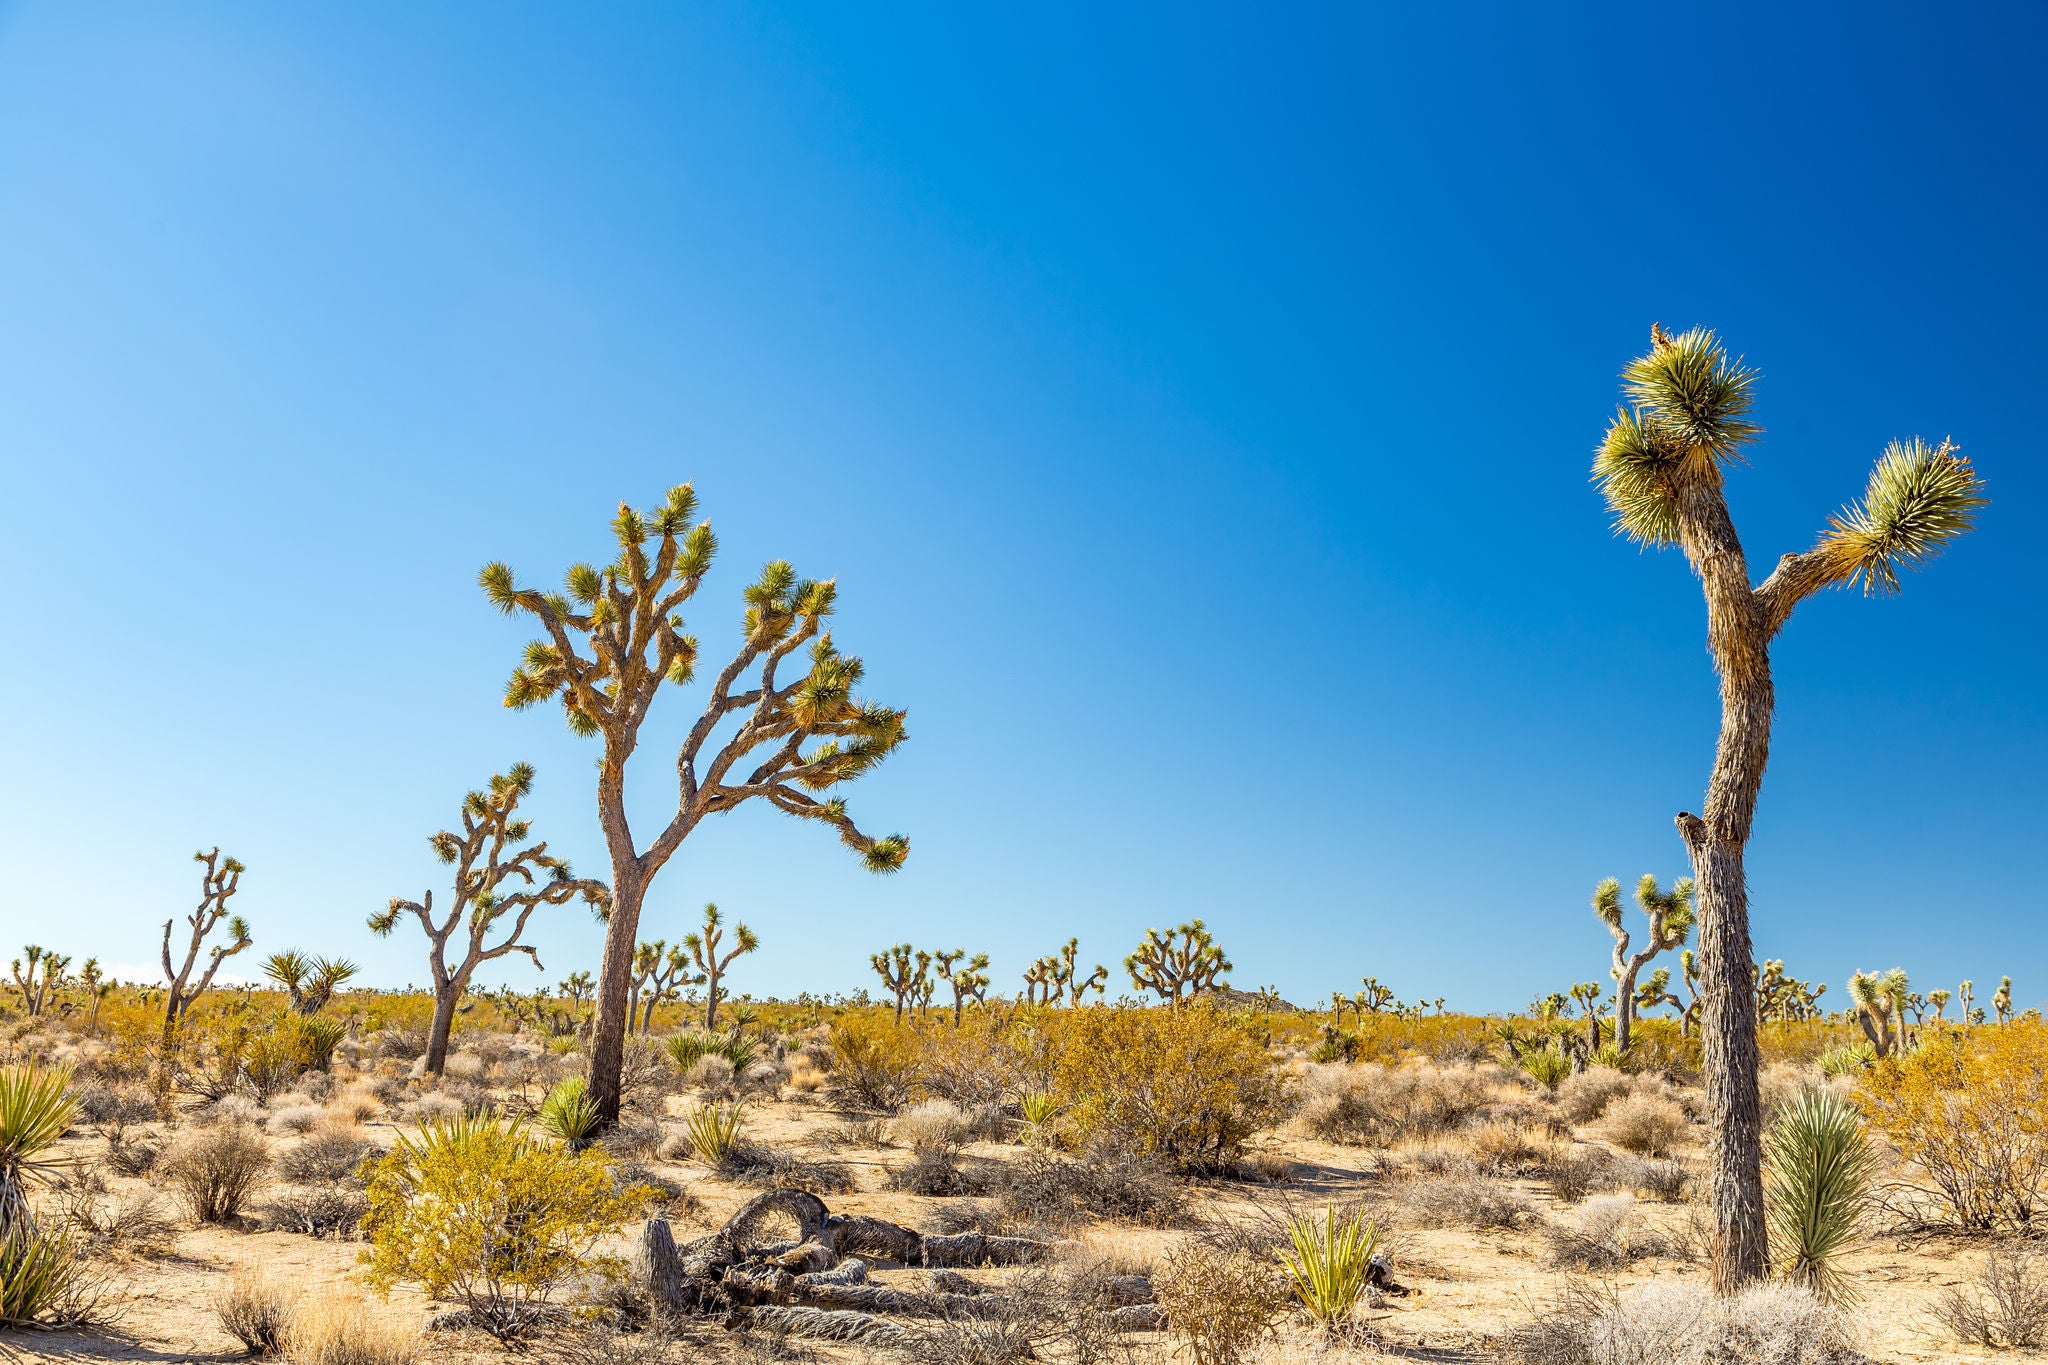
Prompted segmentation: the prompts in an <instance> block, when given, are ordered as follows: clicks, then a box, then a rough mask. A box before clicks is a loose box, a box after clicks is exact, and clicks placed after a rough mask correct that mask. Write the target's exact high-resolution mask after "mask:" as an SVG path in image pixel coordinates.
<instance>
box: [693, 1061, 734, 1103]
mask: <svg viewBox="0 0 2048 1365" xmlns="http://www.w3.org/2000/svg"><path fill="white" fill-rule="evenodd" d="M683 1084H684V1085H687V1086H689V1087H690V1088H691V1089H693V1090H702V1091H706V1092H707V1093H710V1094H713V1095H725V1094H730V1093H731V1092H732V1089H733V1069H732V1063H731V1062H729V1061H727V1060H726V1058H725V1056H724V1054H722V1053H717V1052H712V1053H707V1054H705V1055H704V1056H702V1057H699V1058H698V1059H697V1064H696V1065H695V1066H693V1067H691V1068H690V1070H689V1074H688V1075H686V1076H684V1077H683Z"/></svg>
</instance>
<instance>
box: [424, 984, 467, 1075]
mask: <svg viewBox="0 0 2048 1365" xmlns="http://www.w3.org/2000/svg"><path fill="white" fill-rule="evenodd" d="M467 985H468V983H467V982H463V981H451V982H449V983H448V984H447V985H446V986H443V987H441V988H440V989H439V990H437V991H436V992H435V993H434V1023H433V1026H432V1029H431V1031H430V1032H429V1033H428V1035H427V1064H426V1073H427V1074H428V1075H429V1076H438V1075H440V1074H441V1073H442V1071H443V1070H445V1069H446V1068H447V1065H448V1038H449V1035H451V1034H452V1033H454V1031H455V1002H456V1001H458V1000H460V999H461V998H462V992H463V989H464V988H465V987H466V986H467Z"/></svg>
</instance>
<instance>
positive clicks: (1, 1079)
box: [0, 1063, 78, 1237]
mask: <svg viewBox="0 0 2048 1365" xmlns="http://www.w3.org/2000/svg"><path fill="white" fill-rule="evenodd" d="M77 1114H78V1098H77V1096H75V1095H73V1094H72V1093H71V1071H70V1068H68V1067H42V1066H37V1065H35V1064H34V1063H30V1064H28V1065H26V1066H10V1067H5V1068H0V1237H5V1236H7V1235H9V1234H10V1233H11V1232H12V1231H13V1230H14V1229H15V1228H17V1227H23V1226H26V1227H28V1228H29V1229H30V1230H31V1231H33V1229H34V1226H35V1225H34V1221H33V1220H32V1219H31V1218H30V1217H29V1210H28V1189H27V1186H28V1182H29V1181H30V1180H32V1179H41V1178H47V1176H48V1174H49V1172H50V1170H51V1169H52V1168H54V1167H55V1166H57V1165H58V1164H60V1163H58V1162H55V1161H51V1160H48V1159H46V1158H44V1157H43V1155H42V1154H43V1153H44V1152H46V1151H47V1150H49V1148H50V1146H51V1145H52V1144H53V1143H55V1142H56V1141H57V1139H58V1138H61V1137H63V1136H64V1134H65V1132H66V1131H67V1130H69V1129H70V1127H71V1121H72V1119H73V1118H75V1117H76V1116H77Z"/></svg>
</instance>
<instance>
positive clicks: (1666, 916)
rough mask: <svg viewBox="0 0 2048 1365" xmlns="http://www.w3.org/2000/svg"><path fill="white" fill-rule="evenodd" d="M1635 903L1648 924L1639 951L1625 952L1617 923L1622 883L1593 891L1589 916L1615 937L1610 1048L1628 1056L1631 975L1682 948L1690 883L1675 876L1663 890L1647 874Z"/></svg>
mask: <svg viewBox="0 0 2048 1365" xmlns="http://www.w3.org/2000/svg"><path fill="white" fill-rule="evenodd" d="M1636 904H1637V905H1639V906H1641V907H1642V908H1643V916H1644V918H1646V919H1648V920H1649V921H1650V935H1649V937H1648V938H1647V939H1646V940H1644V942H1643V946H1642V948H1641V949H1640V950H1639V951H1637V952H1635V953H1630V952H1629V947H1630V940H1629V932H1628V929H1627V928H1626V927H1625V926H1624V925H1623V924H1622V922H1621V883H1620V882H1618V881H1616V880H1615V879H1614V878H1612V877H1609V878H1607V879H1606V880H1605V881H1603V882H1601V883H1600V885H1598V886H1596V887H1594V888H1593V913H1594V914H1595V915H1597V916H1598V917H1599V919H1600V922H1601V923H1602V924H1604V925H1606V926H1607V932H1608V933H1610V934H1612V935H1614V979H1615V980H1616V981H1617V982H1619V983H1620V984H1619V985H1617V986H1616V987H1615V989H1614V1046H1615V1048H1616V1049H1617V1050H1619V1051H1621V1052H1627V1051H1628V1040H1629V1027H1630V1025H1632V1024H1633V1023H1634V1022H1635V1012H1636V975H1637V974H1638V973H1639V972H1641V971H1642V970H1643V968H1644V967H1647V966H1648V965H1649V964H1650V959H1651V958H1653V957H1655V956H1657V954H1659V953H1668V952H1670V951H1671V950H1672V949H1673V948H1682V947H1684V946H1685V940H1686V936H1687V935H1689V934H1691V933H1692V878H1690V877H1680V878H1679V879H1678V880H1677V881H1676V882H1675V883H1673V884H1672V887H1671V889H1670V890H1669V891H1664V890H1660V889H1659V888H1658V886H1657V879H1656V878H1655V877H1653V876H1651V875H1650V874H1649V873H1647V872H1646V873H1644V874H1643V879H1642V880H1641V881H1639V882H1637V883H1636ZM1667 980H1668V977H1667ZM1660 993H1661V988H1660Z"/></svg>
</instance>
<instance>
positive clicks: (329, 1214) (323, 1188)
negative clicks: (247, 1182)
mask: <svg viewBox="0 0 2048 1365" xmlns="http://www.w3.org/2000/svg"><path fill="white" fill-rule="evenodd" d="M368 1207H369V1203H368V1200H367V1199H365V1197H364V1195H363V1192H362V1191H361V1190H360V1189H353V1188H350V1187H349V1186H346V1185H316V1186H302V1185H287V1186H285V1187H284V1188H283V1189H281V1190H279V1191H278V1192H277V1193H276V1194H275V1195H274V1196H273V1197H272V1198H271V1200H270V1202H269V1203H268V1204H267V1205H265V1206H264V1214H265V1219H266V1221H267V1222H268V1223H269V1224H270V1226H271V1227H273V1228H278V1229H280V1230H282V1231H285V1232H302V1233H304V1234H306V1235H307V1236H308V1237H336V1238H340V1237H348V1236H352V1235H353V1234H354V1233H355V1230H356V1228H357V1227H358V1226H359V1225H360V1224H361V1223H362V1221H363V1213H364V1211H365V1210H366V1209H367V1208H368Z"/></svg>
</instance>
